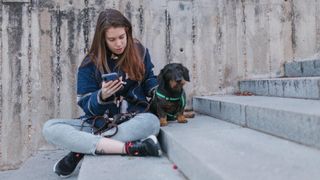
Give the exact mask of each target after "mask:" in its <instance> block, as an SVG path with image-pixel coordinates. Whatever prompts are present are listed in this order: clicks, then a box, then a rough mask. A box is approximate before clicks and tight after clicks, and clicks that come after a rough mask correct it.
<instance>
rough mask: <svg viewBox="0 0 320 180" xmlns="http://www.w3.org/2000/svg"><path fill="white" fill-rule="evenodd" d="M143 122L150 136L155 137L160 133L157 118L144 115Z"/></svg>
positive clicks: (150, 114)
mask: <svg viewBox="0 0 320 180" xmlns="http://www.w3.org/2000/svg"><path fill="white" fill-rule="evenodd" d="M144 120H145V122H144V123H145V124H146V125H147V126H148V129H149V130H150V131H151V134H153V135H157V134H158V133H159V131H160V121H159V118H158V117H157V116H155V115H154V114H152V113H144Z"/></svg>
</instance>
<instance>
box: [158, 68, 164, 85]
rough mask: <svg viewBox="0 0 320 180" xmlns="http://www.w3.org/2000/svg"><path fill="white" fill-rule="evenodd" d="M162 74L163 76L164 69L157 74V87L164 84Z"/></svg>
mask: <svg viewBox="0 0 320 180" xmlns="http://www.w3.org/2000/svg"><path fill="white" fill-rule="evenodd" d="M164 74H165V69H161V71H160V73H159V74H158V83H159V85H162V84H163V83H164Z"/></svg>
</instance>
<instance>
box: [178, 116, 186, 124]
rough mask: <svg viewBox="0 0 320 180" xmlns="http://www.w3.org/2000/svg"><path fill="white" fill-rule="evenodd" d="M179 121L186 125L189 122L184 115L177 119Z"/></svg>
mask: <svg viewBox="0 0 320 180" xmlns="http://www.w3.org/2000/svg"><path fill="white" fill-rule="evenodd" d="M177 121H178V123H186V122H188V120H187V118H186V117H185V116H184V115H179V116H178V117H177Z"/></svg>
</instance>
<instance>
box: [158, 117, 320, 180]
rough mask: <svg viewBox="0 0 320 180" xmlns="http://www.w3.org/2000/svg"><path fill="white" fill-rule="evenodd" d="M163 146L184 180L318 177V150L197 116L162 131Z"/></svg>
mask: <svg viewBox="0 0 320 180" xmlns="http://www.w3.org/2000/svg"><path fill="white" fill-rule="evenodd" d="M160 135H161V142H162V147H163V148H164V149H165V150H166V151H167V154H168V157H169V159H171V160H172V161H173V162H175V164H176V165H177V167H178V168H179V169H180V170H181V171H182V172H183V173H184V174H185V175H186V176H187V178H188V179H190V180H193V179H196V180H198V179H201V180H207V179H208V180H212V179H219V180H256V179H259V180H270V179H273V180H283V179H290V180H293V179H295V180H300V179H310V180H311V179H314V180H316V179H319V176H320V171H319V170H318V166H319V165H320V156H319V155H320V151H319V150H317V149H313V148H310V147H306V146H303V145H299V144H296V143H293V142H290V141H286V140H283V139H280V138H277V137H274V136H270V135H267V134H264V133H259V132H257V131H254V130H250V129H247V128H242V127H240V126H237V125H234V124H231V123H227V122H224V121H221V120H217V119H215V118H212V117H208V116H203V115H196V117H195V118H194V119H190V121H189V122H188V123H186V124H178V123H169V126H167V127H162V129H161V134H160Z"/></svg>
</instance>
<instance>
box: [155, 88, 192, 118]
mask: <svg viewBox="0 0 320 180" xmlns="http://www.w3.org/2000/svg"><path fill="white" fill-rule="evenodd" d="M156 95H157V96H158V97H160V98H162V99H165V100H167V101H181V104H180V105H181V107H182V108H184V107H185V105H186V97H185V95H184V92H183V93H181V96H180V97H178V98H173V97H168V96H165V95H164V94H161V93H160V92H159V91H158V90H156ZM172 116H174V115H172Z"/></svg>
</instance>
